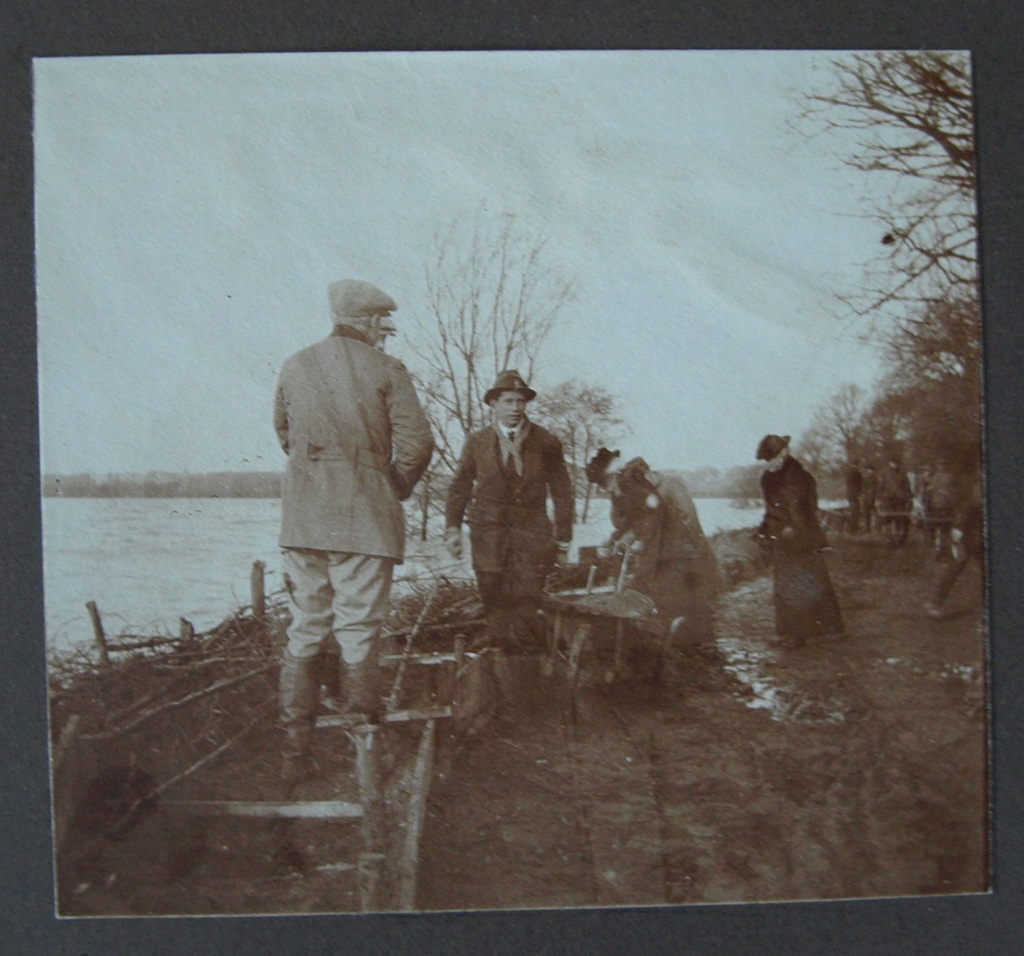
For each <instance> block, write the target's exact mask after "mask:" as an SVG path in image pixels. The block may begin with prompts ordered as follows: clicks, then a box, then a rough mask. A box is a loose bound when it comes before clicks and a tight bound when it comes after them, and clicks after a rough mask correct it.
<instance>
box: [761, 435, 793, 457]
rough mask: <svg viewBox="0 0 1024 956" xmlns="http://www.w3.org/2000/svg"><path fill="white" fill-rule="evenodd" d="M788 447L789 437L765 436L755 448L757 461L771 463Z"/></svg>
mask: <svg viewBox="0 0 1024 956" xmlns="http://www.w3.org/2000/svg"><path fill="white" fill-rule="evenodd" d="M788 446H789V435H765V436H764V438H762V439H761V443H760V444H759V445H758V446H757V460H758V461H771V460H772V459H773V458H774V457H775V456H776V455H778V454H779V453H780V452H781V451H784V450H785V449H786V448H787V447H788Z"/></svg>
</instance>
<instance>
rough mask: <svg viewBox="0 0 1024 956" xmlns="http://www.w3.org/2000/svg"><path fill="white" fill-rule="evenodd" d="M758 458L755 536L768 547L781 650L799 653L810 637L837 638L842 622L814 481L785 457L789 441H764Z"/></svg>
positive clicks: (780, 438) (775, 437)
mask: <svg viewBox="0 0 1024 956" xmlns="http://www.w3.org/2000/svg"><path fill="white" fill-rule="evenodd" d="M757 458H758V460H759V461H764V462H766V464H765V470H764V473H763V474H762V475H761V490H762V492H763V493H764V503H765V514H764V520H763V521H762V522H761V526H760V527H759V528H758V530H757V534H758V536H759V537H760V538H761V539H762V540H763V541H765V542H766V543H767V545H768V547H769V549H770V553H771V560H772V566H773V569H774V574H775V588H774V599H775V632H776V634H778V635H779V637H780V638H781V639H782V642H783V644H784V646H787V647H801V646H802V645H803V644H804V643H805V642H806V640H807V639H808V638H809V637H818V636H821V635H825V634H841V633H842V631H843V619H842V615H841V614H840V612H839V603H838V602H837V600H836V595H835V591H834V590H833V588H832V580H831V578H830V577H829V573H828V568H826V566H825V561H824V559H823V558H822V556H821V554H820V552H821V550H822V549H823V548H824V547H825V535H824V533H823V532H822V530H821V526H820V525H819V523H818V489H817V485H816V483H815V481H814V478H813V476H812V475H811V474H810V472H808V471H807V470H806V469H805V468H804V467H803V465H801V464H800V462H798V461H797V460H796V459H795V458H793V457H792V456H791V455H790V453H789V436H788V435H765V437H764V438H763V439H761V443H760V444H759V445H758V446H757Z"/></svg>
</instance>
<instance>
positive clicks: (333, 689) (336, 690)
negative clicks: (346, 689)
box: [317, 651, 345, 714]
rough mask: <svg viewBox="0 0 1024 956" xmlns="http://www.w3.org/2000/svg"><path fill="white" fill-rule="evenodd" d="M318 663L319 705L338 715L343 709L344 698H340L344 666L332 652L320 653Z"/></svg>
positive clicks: (339, 656) (336, 654)
mask: <svg viewBox="0 0 1024 956" xmlns="http://www.w3.org/2000/svg"><path fill="white" fill-rule="evenodd" d="M317 659H318V661H319V681H320V703H321V704H322V705H323V707H324V709H325V710H329V711H332V712H333V713H336V714H340V713H341V712H342V711H343V710H344V709H345V698H344V697H343V696H342V684H343V683H344V677H345V675H344V666H343V664H342V662H341V654H340V653H335V652H333V651H320V653H319V654H318V655H317Z"/></svg>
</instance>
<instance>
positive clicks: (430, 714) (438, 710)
mask: <svg viewBox="0 0 1024 956" xmlns="http://www.w3.org/2000/svg"><path fill="white" fill-rule="evenodd" d="M451 715H452V709H451V707H426V708H423V709H421V710H395V711H392V712H391V713H390V714H385V715H384V716H383V717H382V718H381V722H382V723H385V724H405V723H408V722H409V721H413V720H441V719H443V718H445V717H451ZM316 725H317V727H354V726H355V724H354V723H353V720H352V717H351V716H350V715H348V714H324V715H323V716H321V717H317V719H316Z"/></svg>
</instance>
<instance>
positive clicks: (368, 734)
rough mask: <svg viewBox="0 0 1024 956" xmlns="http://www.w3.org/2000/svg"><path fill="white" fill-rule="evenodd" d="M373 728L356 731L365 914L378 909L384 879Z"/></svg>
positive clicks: (361, 898)
mask: <svg viewBox="0 0 1024 956" xmlns="http://www.w3.org/2000/svg"><path fill="white" fill-rule="evenodd" d="M376 729H377V728H376V727H375V726H373V725H372V724H362V725H360V726H359V727H356V728H354V729H353V732H352V736H353V737H354V738H355V744H356V776H357V778H358V780H359V802H360V803H361V804H362V806H363V819H362V829H363V852H362V853H361V854H360V855H359V905H360V908H361V909H362V910H363V912H367V913H368V912H372V911H373V910H376V909H377V908H378V906H377V885H378V882H379V879H380V863H381V861H382V860H383V856H382V855H381V853H380V849H379V848H380V845H381V811H382V807H381V799H380V790H379V774H378V772H377V763H378V761H377V751H376V750H375V749H374V746H373V744H374V739H373V737H374V732H375V731H376Z"/></svg>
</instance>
